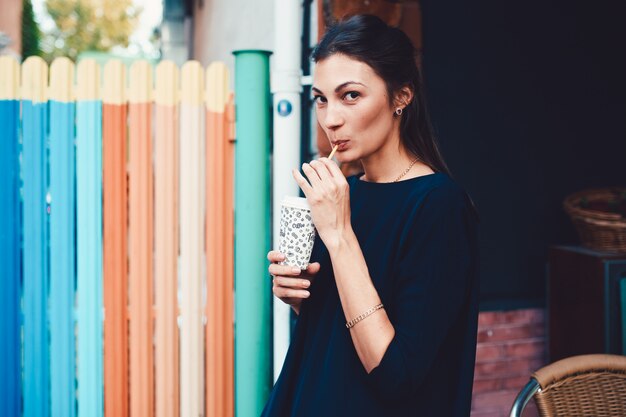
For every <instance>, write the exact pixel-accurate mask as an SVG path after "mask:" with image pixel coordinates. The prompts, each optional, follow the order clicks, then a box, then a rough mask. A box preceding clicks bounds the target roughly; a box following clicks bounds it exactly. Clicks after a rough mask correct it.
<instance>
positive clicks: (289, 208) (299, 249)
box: [278, 196, 315, 270]
mask: <svg viewBox="0 0 626 417" xmlns="http://www.w3.org/2000/svg"><path fill="white" fill-rule="evenodd" d="M314 241H315V226H314V225H313V220H312V219H311V209H310V207H309V203H308V202H307V201H306V198H302V197H288V196H287V197H284V198H283V201H282V202H281V207H280V239H279V243H278V250H279V251H280V252H281V253H283V254H285V260H284V261H282V262H280V265H289V266H297V267H300V269H302V270H304V269H306V267H307V266H308V265H309V260H310V259H311V251H312V250H313V242H314Z"/></svg>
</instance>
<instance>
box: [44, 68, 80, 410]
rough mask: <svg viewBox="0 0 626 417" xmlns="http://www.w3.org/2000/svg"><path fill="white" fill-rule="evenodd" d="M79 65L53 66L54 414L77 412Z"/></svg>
mask: <svg viewBox="0 0 626 417" xmlns="http://www.w3.org/2000/svg"><path fill="white" fill-rule="evenodd" d="M74 95H75V93H74V64H73V63H72V61H70V60H69V59H67V58H61V59H57V60H56V61H54V63H53V64H52V65H51V67H50V198H51V203H50V205H51V207H50V297H49V302H48V305H49V311H50V356H51V357H52V358H54V360H53V361H51V362H50V379H51V380H52V381H54V384H51V387H50V388H51V389H50V394H51V397H50V410H51V415H52V416H53V417H57V416H58V417H64V416H67V417H73V416H75V415H76V407H75V403H76V393H75V387H74V379H75V373H76V366H75V363H74V356H75V354H76V352H75V343H76V340H75V337H74V332H75V321H74V297H75V292H74V287H75V280H76V270H75V267H74V261H75V251H76V239H75V235H74V234H75V230H76V228H75V225H74V216H75V214H76V213H75V210H74V206H75V201H76V194H75V191H74V181H75V180H76V167H75V164H74V161H75V152H74V118H75V116H76V104H75V103H74Z"/></svg>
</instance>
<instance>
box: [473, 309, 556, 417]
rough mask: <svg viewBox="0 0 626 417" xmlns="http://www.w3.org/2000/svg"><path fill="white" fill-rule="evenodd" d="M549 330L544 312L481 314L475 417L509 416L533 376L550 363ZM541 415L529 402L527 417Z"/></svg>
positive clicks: (475, 376)
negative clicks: (547, 338)
mask: <svg viewBox="0 0 626 417" xmlns="http://www.w3.org/2000/svg"><path fill="white" fill-rule="evenodd" d="M545 327H546V320H545V310H544V309H526V310H512V311H487V312H482V313H480V315H479V318H478V346H477V348H476V368H475V375H474V393H473V400H472V417H505V416H506V417H508V415H509V412H510V410H511V405H512V404H513V400H514V399H515V397H516V396H517V393H518V392H519V390H520V389H521V388H522V387H523V386H524V385H525V384H526V383H527V382H528V380H529V377H530V374H531V373H532V372H533V371H535V370H537V369H539V368H541V367H542V366H544V365H545V364H546V346H547V344H546V330H545ZM537 415H538V413H537V411H536V408H535V404H534V402H533V401H531V402H529V403H528V405H527V406H526V410H525V411H524V414H523V416H524V417H531V416H532V417H535V416H537Z"/></svg>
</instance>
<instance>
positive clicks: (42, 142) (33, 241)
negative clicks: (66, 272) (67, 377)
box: [22, 100, 50, 417]
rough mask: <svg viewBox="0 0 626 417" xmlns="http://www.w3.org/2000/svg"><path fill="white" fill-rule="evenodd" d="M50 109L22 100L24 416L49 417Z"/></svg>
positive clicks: (45, 104)
mask: <svg viewBox="0 0 626 417" xmlns="http://www.w3.org/2000/svg"><path fill="white" fill-rule="evenodd" d="M47 108H48V106H47V103H33V102H32V101H30V100H24V101H22V112H23V117H22V141H23V154H22V178H23V182H24V186H23V199H24V202H23V238H24V246H23V248H24V251H23V254H24V256H23V261H24V269H23V270H24V275H23V279H24V294H23V297H24V301H23V306H24V307H23V308H24V310H23V312H24V374H23V375H24V380H23V384H24V417H47V416H49V414H50V413H49V411H50V348H49V343H48V328H47V323H48V317H47V309H46V305H47V296H48V289H49V288H48V284H49V282H48V277H49V270H48V254H47V245H48V214H47V203H46V192H47V165H46V163H47V151H46V133H47V120H48V114H47Z"/></svg>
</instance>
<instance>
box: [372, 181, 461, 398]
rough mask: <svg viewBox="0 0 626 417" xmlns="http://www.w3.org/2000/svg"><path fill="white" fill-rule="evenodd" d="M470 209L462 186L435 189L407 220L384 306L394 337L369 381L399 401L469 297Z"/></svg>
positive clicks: (415, 386) (417, 382)
mask: <svg viewBox="0 0 626 417" xmlns="http://www.w3.org/2000/svg"><path fill="white" fill-rule="evenodd" d="M468 221H470V220H469V208H468V205H467V203H466V200H465V199H464V192H463V190H462V189H461V188H460V187H458V186H451V185H443V186H440V187H438V188H435V189H433V190H432V191H430V192H429V194H428V195H427V196H426V197H425V199H424V200H423V202H422V203H421V204H420V207H418V208H417V209H416V210H415V214H414V216H413V218H412V219H411V221H410V222H408V223H407V226H406V227H408V228H409V229H408V235H407V236H408V237H407V239H406V240H405V243H404V244H402V246H401V248H400V252H399V255H398V262H397V264H396V266H395V274H394V276H393V277H392V278H393V282H394V284H393V291H392V296H391V298H390V299H389V300H388V304H389V305H386V306H385V309H386V310H387V313H388V316H389V318H390V320H391V323H392V325H393V327H394V329H395V336H394V338H393V339H392V341H391V343H390V345H389V347H388V348H387V351H386V352H385V354H384V356H383V358H382V360H381V362H380V364H379V365H378V366H377V367H376V368H374V369H373V370H372V371H371V372H370V373H369V374H368V375H367V378H368V383H370V384H371V385H372V386H373V389H374V390H375V391H376V392H377V393H379V394H380V396H381V397H382V398H383V399H385V400H389V401H395V400H399V399H402V398H406V397H407V396H410V395H411V394H412V393H414V392H416V390H417V389H418V388H419V386H420V385H421V384H422V383H424V378H425V376H426V375H427V373H428V372H429V370H430V368H431V364H432V363H433V361H434V359H435V357H436V355H437V351H438V349H439V347H440V346H441V344H442V342H443V341H444V339H445V338H446V336H447V334H448V333H449V329H450V327H451V326H452V324H453V323H454V322H455V321H456V319H457V318H458V316H459V313H460V310H461V308H462V306H463V304H464V303H465V302H466V300H467V298H468V287H469V279H470V276H471V271H470V268H471V259H470V258H471V248H470V239H469V237H470V236H469V233H470V230H471V229H470V228H469V227H468V223H467V222H468Z"/></svg>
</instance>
